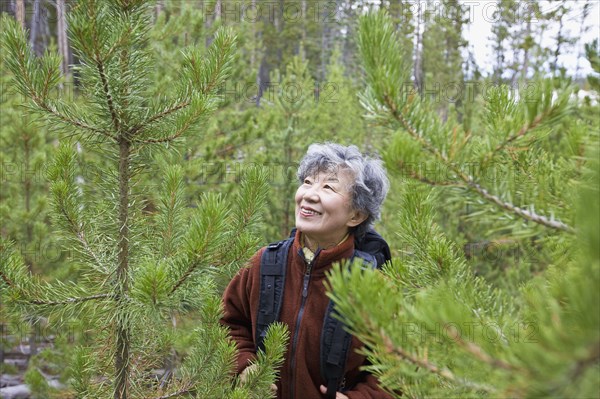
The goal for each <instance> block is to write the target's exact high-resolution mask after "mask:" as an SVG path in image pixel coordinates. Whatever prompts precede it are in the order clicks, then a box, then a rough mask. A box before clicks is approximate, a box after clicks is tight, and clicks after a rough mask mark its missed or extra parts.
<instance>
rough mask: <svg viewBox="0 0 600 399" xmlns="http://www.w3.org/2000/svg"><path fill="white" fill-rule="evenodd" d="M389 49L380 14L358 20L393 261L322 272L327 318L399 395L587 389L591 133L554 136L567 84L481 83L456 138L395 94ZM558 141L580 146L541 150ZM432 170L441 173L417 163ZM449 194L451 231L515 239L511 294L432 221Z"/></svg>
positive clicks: (596, 273) (388, 27) (594, 147)
mask: <svg viewBox="0 0 600 399" xmlns="http://www.w3.org/2000/svg"><path fill="white" fill-rule="evenodd" d="M397 43H398V39H397V38H396V37H395V34H394V28H393V24H392V22H391V20H390V19H389V18H388V17H387V16H386V15H385V14H383V13H378V14H370V15H367V16H365V17H363V18H361V22H360V36H359V47H360V51H361V57H362V60H363V65H364V68H365V73H366V76H365V79H366V84H367V89H366V91H365V93H364V94H363V96H362V101H363V104H364V105H365V108H366V110H367V112H368V113H369V116H370V117H371V118H373V119H375V120H377V121H378V122H379V123H381V124H385V125H386V126H388V127H389V128H390V130H392V131H396V130H397V132H396V133H394V136H393V138H392V144H391V145H390V146H389V148H388V149H387V150H386V151H385V155H384V157H385V160H386V165H387V166H388V168H389V169H390V171H391V172H392V173H394V174H396V175H402V176H404V177H406V182H405V183H404V184H403V187H402V195H401V199H400V202H401V204H400V209H401V212H400V213H399V214H398V215H397V220H398V222H399V225H398V228H397V235H398V237H399V238H400V239H399V241H397V242H395V245H394V246H395V247H396V248H395V252H396V253H397V254H398V256H396V257H395V258H394V259H393V264H392V265H388V266H387V267H386V268H385V269H384V270H383V273H379V272H376V271H371V270H362V269H361V268H352V269H350V270H348V269H347V268H345V267H342V268H340V269H339V270H338V271H336V272H334V273H333V274H332V276H331V278H330V282H331V296H332V298H333V299H334V300H335V302H336V305H337V307H338V310H339V311H340V314H341V315H342V317H343V319H344V320H345V321H346V323H347V325H348V326H349V328H350V330H351V331H352V332H353V333H354V334H356V335H357V336H358V337H359V338H360V339H361V340H362V341H363V342H365V343H367V344H368V349H366V353H367V354H368V355H369V357H370V360H371V362H372V366H371V367H370V368H369V369H370V370H371V371H372V372H373V373H375V374H376V375H378V377H379V378H380V381H381V383H382V385H383V386H385V387H386V388H387V389H388V390H389V391H390V392H395V393H399V392H400V391H401V392H402V394H403V397H481V396H486V397H499V398H500V397H557V398H559V397H593V396H595V395H597V393H598V390H599V389H600V378H599V375H600V374H599V364H598V363H599V360H600V350H599V349H600V328H599V327H600V316H599V314H598V312H596V311H595V309H596V306H597V303H598V301H600V294H599V290H598V287H599V286H600V257H599V249H600V248H599V242H600V241H599V238H600V237H599V233H598V228H597V226H598V223H599V221H600V220H599V218H600V206H599V202H598V200H597V198H598V194H599V185H600V180H599V179H600V170H599V167H600V165H599V162H598V155H599V154H598V135H597V128H596V129H589V128H587V127H586V126H585V125H581V124H579V125H578V124H577V123H576V120H574V119H570V121H569V122H568V123H570V124H573V125H574V126H573V127H571V128H570V130H569V131H568V134H565V135H564V136H563V135H558V134H557V132H556V131H558V130H561V129H563V128H564V124H563V125H561V123H562V122H563V120H565V119H568V118H570V115H571V103H570V102H569V95H570V91H569V90H568V89H564V88H560V86H559V92H558V94H556V95H555V94H554V93H553V90H555V83H554V82H541V83H539V85H538V86H537V89H538V90H536V91H531V92H528V93H523V92H521V93H519V96H518V97H517V96H514V95H513V96H511V95H509V91H508V89H507V88H503V87H498V88H495V89H494V90H493V91H492V92H490V93H489V96H488V97H487V98H486V109H485V112H484V115H483V116H482V119H483V121H484V122H485V123H484V124H482V126H481V129H482V131H481V133H478V132H477V131H474V132H473V133H472V136H471V137H469V136H467V137H465V136H464V132H461V131H460V129H459V127H457V126H454V125H452V124H449V123H443V122H441V121H440V120H439V118H437V117H436V116H435V112H434V111H433V109H432V107H431V105H430V104H428V102H427V101H426V100H423V99H420V98H418V97H416V96H415V97H410V96H405V95H403V93H401V92H400V90H399V88H398V86H399V85H398V82H403V81H404V79H405V76H404V74H405V73H406V68H403V65H402V62H401V60H400V59H398V54H400V51H399V49H398V48H397V47H398V45H397ZM565 123H567V122H565ZM555 130H556V131H555ZM473 136H475V137H473ZM533 138H535V140H533ZM557 138H558V139H561V140H571V144H576V145H575V147H577V148H579V146H582V147H583V148H584V151H583V153H582V154H578V153H576V152H574V151H573V150H572V149H571V148H569V149H565V148H564V147H561V146H557V145H555V143H554V141H555V140H556V139H557ZM505 157H506V158H505ZM507 160H514V161H518V162H522V163H524V164H526V165H527V169H528V172H529V174H528V176H527V179H520V177H519V176H516V177H515V178H513V179H494V181H489V180H486V179H485V176H486V175H485V174H483V173H484V172H486V173H489V172H491V169H493V168H499V167H501V166H502V164H503V163H504V162H506V161H507ZM418 165H421V166H423V168H418V167H415V166H418ZM436 165H437V166H438V169H437V171H440V172H436V173H431V171H436V169H435V167H436ZM459 165H462V167H460V166H459ZM465 165H469V169H468V170H465V169H463V167H464V166H465ZM440 168H441V169H440ZM424 172H428V173H427V174H426V173H424ZM510 180H514V181H510ZM457 202H460V203H463V204H464V203H470V204H471V206H473V207H477V209H478V211H477V212H473V213H472V214H470V215H469V219H470V221H469V223H468V224H466V226H462V228H463V229H465V228H466V229H467V230H469V231H471V232H474V233H476V234H482V233H486V236H484V238H487V239H490V240H494V239H499V238H503V239H505V240H507V239H510V240H517V241H521V242H523V243H526V242H530V243H531V245H535V251H536V252H538V254H539V260H538V262H539V264H538V265H537V266H538V267H539V269H538V270H537V271H536V272H535V273H534V274H529V275H528V277H527V278H525V279H523V280H522V281H521V284H520V286H516V287H512V289H511V287H502V286H501V285H499V284H494V282H493V281H491V280H490V279H489V278H488V277H486V276H485V275H481V274H480V273H477V270H476V269H474V267H475V266H476V265H477V264H476V263H474V262H473V261H472V260H471V259H469V257H467V256H466V255H467V253H466V252H465V251H464V248H461V246H460V245H457V244H458V243H457V241H456V238H455V237H459V238H460V235H459V234H457V231H455V230H454V228H456V225H455V223H454V222H452V221H447V220H446V219H447V216H446V218H442V219H440V218H439V217H437V216H436V214H438V213H439V212H443V210H444V208H445V207H447V206H449V205H450V206H452V204H453V203H457ZM571 204H574V205H575V206H569V205H571ZM451 218H453V219H461V217H460V215H452V216H451ZM523 237H527V239H526V240H524V239H523ZM498 241H499V240H498ZM513 263H518V260H517V259H513ZM478 274H479V275H478ZM375 304H376V305H375ZM398 397H400V396H399V395H398Z"/></svg>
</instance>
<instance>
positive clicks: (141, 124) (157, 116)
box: [129, 101, 191, 136]
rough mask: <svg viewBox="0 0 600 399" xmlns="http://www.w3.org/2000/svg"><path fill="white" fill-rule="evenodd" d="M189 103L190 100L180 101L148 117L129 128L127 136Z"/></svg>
mask: <svg viewBox="0 0 600 399" xmlns="http://www.w3.org/2000/svg"><path fill="white" fill-rule="evenodd" d="M190 103H191V102H190V101H182V102H180V103H179V104H177V105H175V106H173V107H171V108H169V109H166V110H164V111H162V112H160V113H158V114H156V115H154V116H152V117H150V118H148V119H147V120H146V121H144V122H142V123H140V124H138V125H136V126H134V127H132V128H131V130H130V131H129V136H134V135H135V134H136V133H137V132H139V131H140V130H142V129H143V128H144V127H146V126H148V125H151V124H153V123H155V122H158V121H159V120H160V119H163V118H165V117H167V116H169V115H171V114H172V113H174V112H177V111H179V110H181V109H183V108H185V107H187V106H188V105H190Z"/></svg>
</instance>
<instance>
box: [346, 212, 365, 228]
mask: <svg viewBox="0 0 600 399" xmlns="http://www.w3.org/2000/svg"><path fill="white" fill-rule="evenodd" d="M367 217H368V215H367V214H366V213H365V212H361V211H353V214H352V218H350V220H349V221H348V223H347V226H348V227H355V226H358V225H359V224H361V223H362V222H364V221H365V220H367Z"/></svg>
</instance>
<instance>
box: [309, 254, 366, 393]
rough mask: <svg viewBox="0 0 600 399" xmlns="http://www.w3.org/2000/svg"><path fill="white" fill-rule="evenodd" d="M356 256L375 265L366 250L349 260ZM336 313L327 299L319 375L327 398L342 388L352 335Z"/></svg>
mask: <svg viewBox="0 0 600 399" xmlns="http://www.w3.org/2000/svg"><path fill="white" fill-rule="evenodd" d="M356 257H359V258H361V259H362V260H363V262H365V263H367V264H369V265H370V266H371V267H372V268H374V269H375V268H376V267H377V259H376V258H375V256H373V255H371V254H369V253H367V252H363V251H359V250H354V255H352V259H351V260H350V261H353V260H354V259H355V258H356ZM336 314H337V310H336V309H335V305H334V304H333V302H332V301H329V305H327V311H326V312H325V319H324V320H323V331H322V332H321V377H322V378H323V379H324V380H325V381H326V382H327V393H326V395H325V396H326V397H327V398H335V395H336V392H337V391H338V389H343V387H340V385H341V383H342V382H343V379H344V370H345V368H346V359H347V357H348V351H349V349H350V344H351V343H352V335H351V334H350V333H348V332H347V331H346V329H345V325H344V323H343V322H342V321H340V320H339V319H338V317H339V316H335V315H336Z"/></svg>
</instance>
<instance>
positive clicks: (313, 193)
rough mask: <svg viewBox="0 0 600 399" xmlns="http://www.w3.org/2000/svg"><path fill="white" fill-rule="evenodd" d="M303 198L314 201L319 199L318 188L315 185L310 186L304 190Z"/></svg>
mask: <svg viewBox="0 0 600 399" xmlns="http://www.w3.org/2000/svg"><path fill="white" fill-rule="evenodd" d="M303 197H304V199H306V200H308V201H312V202H316V201H318V200H319V192H318V188H317V187H315V186H311V187H310V188H308V189H307V190H306V191H305V192H304V196H303Z"/></svg>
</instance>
